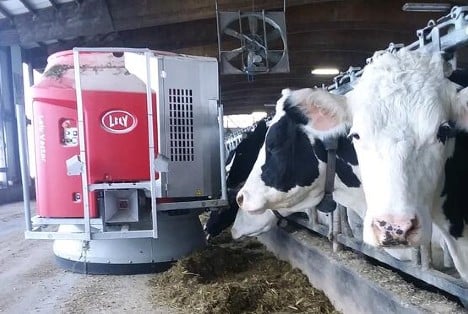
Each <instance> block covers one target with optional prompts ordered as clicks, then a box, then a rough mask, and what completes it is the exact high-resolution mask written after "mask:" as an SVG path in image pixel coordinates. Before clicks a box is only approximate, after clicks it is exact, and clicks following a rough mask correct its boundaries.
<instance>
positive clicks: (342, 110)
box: [284, 88, 350, 136]
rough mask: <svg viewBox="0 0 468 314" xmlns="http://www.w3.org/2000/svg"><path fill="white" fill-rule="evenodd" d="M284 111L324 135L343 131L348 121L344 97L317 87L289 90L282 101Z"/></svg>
mask: <svg viewBox="0 0 468 314" xmlns="http://www.w3.org/2000/svg"><path fill="white" fill-rule="evenodd" d="M284 111H285V112H286V114H288V115H289V116H290V117H291V118H293V119H294V120H295V121H297V122H298V123H301V124H305V125H307V126H309V127H310V128H311V129H312V130H313V131H317V132H318V133H321V135H325V136H328V135H330V136H331V135H335V134H338V133H343V132H345V129H346V126H347V124H348V123H349V122H350V117H349V116H350V115H349V113H348V109H347V105H346V97H345V96H341V95H335V94H332V93H329V92H328V91H326V90H323V89H319V88H316V89H311V88H305V89H299V90H295V91H291V92H290V93H289V94H288V95H287V98H286V100H285V102H284Z"/></svg>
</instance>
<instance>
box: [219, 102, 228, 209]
mask: <svg viewBox="0 0 468 314" xmlns="http://www.w3.org/2000/svg"><path fill="white" fill-rule="evenodd" d="M223 116H224V108H223V105H222V104H220V105H219V107H218V127H219V154H220V155H219V159H220V160H219V161H220V162H219V164H220V171H221V199H222V200H227V187H226V168H225V167H224V160H225V158H226V156H225V147H224V123H223Z"/></svg>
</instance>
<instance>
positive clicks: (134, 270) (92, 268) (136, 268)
mask: <svg viewBox="0 0 468 314" xmlns="http://www.w3.org/2000/svg"><path fill="white" fill-rule="evenodd" d="M55 260H56V262H57V264H58V265H59V266H60V267H61V268H63V269H65V270H69V271H71V272H74V273H80V274H90V275H136V274H150V273H160V272H163V271H166V270H168V269H169V268H171V266H172V265H173V264H174V262H159V263H145V264H101V263H84V262H77V261H72V260H69V259H65V258H62V257H58V256H55Z"/></svg>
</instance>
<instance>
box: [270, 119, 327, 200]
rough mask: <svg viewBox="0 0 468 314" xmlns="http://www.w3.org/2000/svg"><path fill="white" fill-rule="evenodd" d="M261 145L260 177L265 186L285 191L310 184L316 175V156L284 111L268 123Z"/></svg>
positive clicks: (317, 174)
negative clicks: (275, 121)
mask: <svg viewBox="0 0 468 314" xmlns="http://www.w3.org/2000/svg"><path fill="white" fill-rule="evenodd" d="M295 118H297V117H295ZM265 149H266V156H265V164H264V165H263V166H262V175H261V178H262V180H263V182H264V183H265V184H266V185H267V186H270V187H273V188H275V189H278V190H279V191H282V192H287V191H289V190H290V189H291V188H293V187H295V186H310V185H312V183H313V182H314V181H315V179H317V178H318V176H319V169H318V160H317V158H316V157H315V154H314V150H313V148H312V145H311V143H310V141H309V138H308V137H307V135H306V134H305V133H304V131H302V130H301V128H300V127H299V126H298V124H297V123H296V121H295V120H293V119H292V118H291V117H290V116H289V115H288V114H286V115H284V116H283V117H281V118H280V119H279V121H278V122H277V123H275V124H273V125H272V126H271V127H270V130H269V132H268V134H267V137H266V140H265Z"/></svg>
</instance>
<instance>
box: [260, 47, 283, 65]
mask: <svg viewBox="0 0 468 314" xmlns="http://www.w3.org/2000/svg"><path fill="white" fill-rule="evenodd" d="M283 53H284V51H280V50H268V53H265V51H264V50H262V51H260V55H261V56H262V57H263V58H268V62H272V63H278V61H280V60H281V57H282V56H283Z"/></svg>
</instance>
